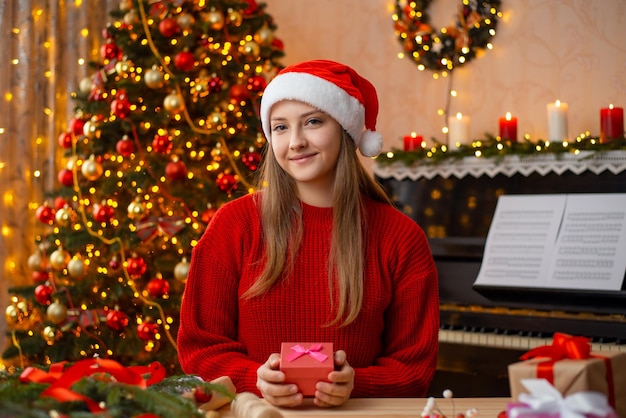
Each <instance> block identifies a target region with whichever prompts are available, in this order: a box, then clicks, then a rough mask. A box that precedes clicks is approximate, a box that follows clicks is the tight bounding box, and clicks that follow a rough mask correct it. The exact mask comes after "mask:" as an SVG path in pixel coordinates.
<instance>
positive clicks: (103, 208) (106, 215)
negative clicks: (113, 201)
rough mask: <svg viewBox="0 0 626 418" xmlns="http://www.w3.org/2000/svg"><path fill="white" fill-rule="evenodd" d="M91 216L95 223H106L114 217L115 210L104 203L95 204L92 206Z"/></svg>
mask: <svg viewBox="0 0 626 418" xmlns="http://www.w3.org/2000/svg"><path fill="white" fill-rule="evenodd" d="M92 215H93V219H94V220H95V221H96V222H100V223H103V222H104V223H108V222H110V221H111V219H113V217H114V216H115V209H114V208H113V207H112V206H109V205H107V204H106V203H95V204H94V205H93V212H92Z"/></svg>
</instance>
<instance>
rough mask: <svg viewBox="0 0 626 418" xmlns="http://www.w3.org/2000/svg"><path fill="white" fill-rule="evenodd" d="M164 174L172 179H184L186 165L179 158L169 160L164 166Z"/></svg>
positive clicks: (185, 176)
mask: <svg viewBox="0 0 626 418" xmlns="http://www.w3.org/2000/svg"><path fill="white" fill-rule="evenodd" d="M165 175H166V176H167V178H168V179H170V180H172V181H180V180H185V179H186V178H187V166H186V165H185V163H184V162H182V161H180V160H176V161H170V162H169V163H167V165H166V166H165Z"/></svg>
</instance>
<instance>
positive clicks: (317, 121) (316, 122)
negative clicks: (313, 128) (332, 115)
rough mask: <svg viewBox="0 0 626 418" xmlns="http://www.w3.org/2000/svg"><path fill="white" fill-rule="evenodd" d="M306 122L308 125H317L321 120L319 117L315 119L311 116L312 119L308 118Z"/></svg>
mask: <svg viewBox="0 0 626 418" xmlns="http://www.w3.org/2000/svg"><path fill="white" fill-rule="evenodd" d="M307 123H308V124H309V125H319V124H320V123H322V120H321V119H317V118H312V119H309V120H308V121H307Z"/></svg>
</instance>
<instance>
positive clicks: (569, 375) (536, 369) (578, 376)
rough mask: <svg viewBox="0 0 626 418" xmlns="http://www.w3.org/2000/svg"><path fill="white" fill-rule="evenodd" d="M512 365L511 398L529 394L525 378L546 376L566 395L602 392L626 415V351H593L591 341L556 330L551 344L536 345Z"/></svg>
mask: <svg viewBox="0 0 626 418" xmlns="http://www.w3.org/2000/svg"><path fill="white" fill-rule="evenodd" d="M522 359H523V360H525V361H522V362H519V363H514V364H510V365H509V367H508V371H509V384H510V387H511V397H512V398H513V399H514V400H517V399H518V397H519V395H520V393H526V390H525V389H524V387H523V386H522V384H521V380H522V379H534V378H544V379H546V380H548V382H550V383H551V384H552V385H554V387H555V388H556V389H557V390H558V391H559V392H560V393H561V394H562V395H563V396H567V395H571V394H573V393H577V392H588V391H593V392H600V393H603V394H604V395H606V396H607V398H608V400H609V403H610V404H611V406H612V407H613V408H614V409H615V410H616V411H617V413H618V415H619V416H623V417H626V353H623V352H618V351H602V352H591V345H590V344H589V340H588V339H587V338H583V337H572V336H570V335H568V334H562V333H555V335H554V340H553V342H552V345H549V346H541V347H537V348H535V349H533V350H531V351H529V352H528V353H526V354H525V355H524V356H523V357H522Z"/></svg>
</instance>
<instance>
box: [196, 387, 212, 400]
mask: <svg viewBox="0 0 626 418" xmlns="http://www.w3.org/2000/svg"><path fill="white" fill-rule="evenodd" d="M193 399H194V400H195V401H196V403H207V402H209V401H210V400H211V399H213V392H212V391H210V390H207V389H205V388H203V387H202V386H198V387H197V388H195V389H194V390H193Z"/></svg>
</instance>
